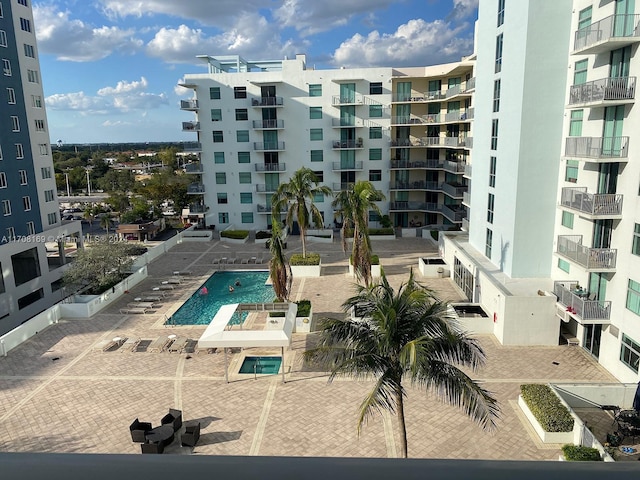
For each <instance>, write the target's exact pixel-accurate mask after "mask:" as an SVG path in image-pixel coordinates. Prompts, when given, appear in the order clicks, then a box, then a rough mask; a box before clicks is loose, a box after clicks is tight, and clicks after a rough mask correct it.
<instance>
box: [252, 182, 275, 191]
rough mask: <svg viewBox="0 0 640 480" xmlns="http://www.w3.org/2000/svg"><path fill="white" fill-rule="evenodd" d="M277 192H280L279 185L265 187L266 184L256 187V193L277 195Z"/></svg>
mask: <svg viewBox="0 0 640 480" xmlns="http://www.w3.org/2000/svg"><path fill="white" fill-rule="evenodd" d="M276 190H278V185H265V184H264V183H259V184H257V185H256V192H259V193H275V191H276Z"/></svg>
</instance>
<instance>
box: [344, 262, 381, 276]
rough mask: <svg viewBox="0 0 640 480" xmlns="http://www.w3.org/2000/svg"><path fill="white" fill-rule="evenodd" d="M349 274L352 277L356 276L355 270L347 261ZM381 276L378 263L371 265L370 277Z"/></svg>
mask: <svg viewBox="0 0 640 480" xmlns="http://www.w3.org/2000/svg"><path fill="white" fill-rule="evenodd" d="M349 275H351V276H352V277H355V276H356V272H355V271H354V268H353V265H351V263H349ZM381 276H382V269H381V268H380V265H371V277H372V278H376V277H381Z"/></svg>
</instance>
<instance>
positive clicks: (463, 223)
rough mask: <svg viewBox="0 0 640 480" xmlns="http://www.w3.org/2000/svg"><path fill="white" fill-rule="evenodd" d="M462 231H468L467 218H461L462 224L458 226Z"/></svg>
mask: <svg viewBox="0 0 640 480" xmlns="http://www.w3.org/2000/svg"><path fill="white" fill-rule="evenodd" d="M460 228H461V229H462V230H463V231H465V232H468V231H469V220H467V219H466V218H463V219H462V226H461V227H460Z"/></svg>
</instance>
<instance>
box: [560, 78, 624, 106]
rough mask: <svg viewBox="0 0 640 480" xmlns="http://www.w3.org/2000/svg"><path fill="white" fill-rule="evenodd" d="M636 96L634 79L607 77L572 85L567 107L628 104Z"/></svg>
mask: <svg viewBox="0 0 640 480" xmlns="http://www.w3.org/2000/svg"><path fill="white" fill-rule="evenodd" d="M635 95H636V77H609V78H601V79H599V80H593V81H591V82H586V83H583V84H580V85H573V86H572V87H571V89H570V90H569V105H580V104H588V103H602V104H605V105H615V104H617V103H629V101H630V100H633V99H634V98H635Z"/></svg>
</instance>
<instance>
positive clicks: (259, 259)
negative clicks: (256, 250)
mask: <svg viewBox="0 0 640 480" xmlns="http://www.w3.org/2000/svg"><path fill="white" fill-rule="evenodd" d="M263 262H264V257H263V256H260V257H259V258H256V261H255V264H256V265H262V263H263Z"/></svg>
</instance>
